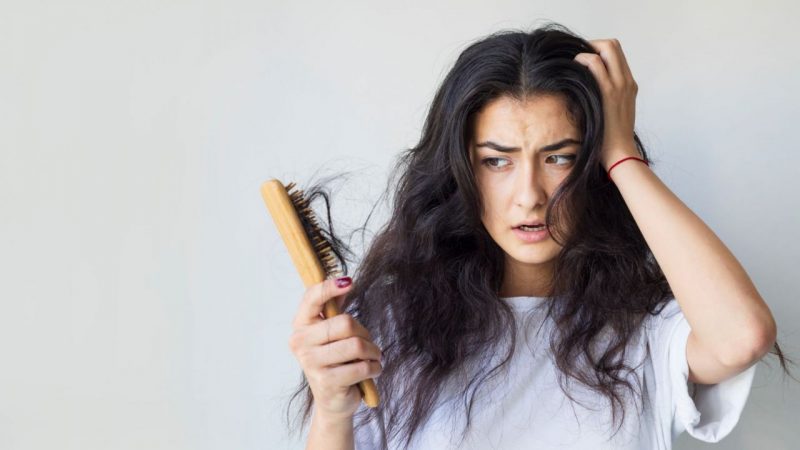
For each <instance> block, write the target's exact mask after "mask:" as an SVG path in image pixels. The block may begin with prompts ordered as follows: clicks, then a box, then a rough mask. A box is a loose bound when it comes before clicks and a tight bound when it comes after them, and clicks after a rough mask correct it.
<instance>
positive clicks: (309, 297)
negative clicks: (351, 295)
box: [292, 277, 353, 329]
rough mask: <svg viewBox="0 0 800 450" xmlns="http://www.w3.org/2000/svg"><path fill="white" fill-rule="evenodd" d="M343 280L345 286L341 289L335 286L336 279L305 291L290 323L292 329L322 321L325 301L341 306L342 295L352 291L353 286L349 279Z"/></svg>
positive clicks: (315, 285)
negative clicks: (331, 301)
mask: <svg viewBox="0 0 800 450" xmlns="http://www.w3.org/2000/svg"><path fill="white" fill-rule="evenodd" d="M343 278H344V279H345V280H346V284H343V285H342V286H341V287H340V286H337V285H336V280H337V279H334V278H331V279H328V280H325V281H323V282H321V283H317V284H314V285H312V286H310V287H309V288H308V289H306V291H305V293H304V294H303V299H302V300H301V302H300V306H299V307H298V311H297V315H296V316H295V318H294V322H293V323H292V326H293V327H294V329H298V328H301V327H304V326H307V325H311V324H314V323H317V322H321V321H322V320H324V317H323V316H322V310H323V307H324V305H325V303H326V302H327V301H329V300H335V301H337V303H338V304H341V302H342V301H343V299H344V295H345V294H346V293H347V292H349V291H350V290H351V289H352V285H353V284H352V280H351V279H350V277H343Z"/></svg>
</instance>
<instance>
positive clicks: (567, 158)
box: [547, 155, 575, 166]
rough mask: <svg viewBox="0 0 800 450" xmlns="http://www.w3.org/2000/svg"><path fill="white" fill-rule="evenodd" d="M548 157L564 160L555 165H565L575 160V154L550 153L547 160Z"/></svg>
mask: <svg viewBox="0 0 800 450" xmlns="http://www.w3.org/2000/svg"><path fill="white" fill-rule="evenodd" d="M550 158H563V160H564V161H565V162H564V163H562V164H556V165H557V166H566V165H567V164H569V163H570V162H572V161H574V160H575V155H550V156H548V157H547V159H548V160H549V159H550Z"/></svg>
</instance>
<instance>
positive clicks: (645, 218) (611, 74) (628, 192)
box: [575, 39, 776, 384]
mask: <svg viewBox="0 0 800 450" xmlns="http://www.w3.org/2000/svg"><path fill="white" fill-rule="evenodd" d="M590 44H591V45H592V47H593V48H594V49H595V50H596V52H597V53H579V54H577V55H576V56H575V61H577V62H578V63H580V64H582V65H584V66H586V67H587V68H588V69H589V70H590V71H591V73H592V74H593V75H594V77H595V79H596V80H597V82H598V85H599V86H600V90H601V91H602V95H603V117H604V121H605V126H604V134H603V148H602V149H601V150H602V151H601V161H602V165H603V167H604V168H605V169H606V171H608V169H609V167H611V166H612V165H613V164H615V163H616V162H618V161H620V160H621V159H623V158H625V157H627V156H635V157H640V156H641V155H640V154H639V150H638V148H637V147H636V142H635V141H634V139H633V136H634V134H633V127H634V122H635V117H636V94H637V92H638V86H637V84H636V81H635V80H634V79H633V74H632V73H631V70H630V66H628V62H627V61H626V59H625V53H624V52H623V51H622V45H621V44H620V42H619V40H617V39H599V40H593V41H590ZM610 175H611V178H612V180H613V181H614V182H615V183H616V185H617V188H618V189H619V191H620V193H621V194H622V197H623V199H624V200H625V203H626V205H627V206H628V209H629V210H630V211H631V214H632V215H633V218H634V220H635V221H636V224H637V225H638V226H639V230H641V232H642V234H643V235H644V238H645V240H646V241H647V244H648V245H649V247H650V250H652V252H653V255H654V256H655V258H656V261H658V264H659V265H660V266H661V270H662V271H663V272H664V275H665V276H666V278H667V282H669V285H670V287H671V288H672V292H673V293H674V294H675V298H676V299H677V301H678V304H679V305H680V307H681V310H682V312H683V314H684V316H686V320H687V321H688V322H689V325H690V327H691V328H692V331H691V333H690V334H689V340H688V342H687V344H686V357H687V360H688V363H689V381H692V382H695V383H702V384H715V383H718V382H720V381H722V380H724V379H726V378H728V377H730V376H733V375H735V374H736V373H739V372H741V371H743V370H745V369H746V368H748V367H750V366H751V365H752V364H753V362H755V361H757V360H759V359H761V358H762V357H763V356H764V355H765V354H766V353H767V352H768V351H769V349H770V347H772V346H773V344H774V343H775V334H776V326H775V320H774V319H773V317H772V313H770V310H769V308H768V307H767V305H766V303H764V300H763V299H762V298H761V296H760V295H759V294H758V291H756V288H755V286H753V282H752V281H750V277H748V276H747V273H745V271H744V269H743V268H742V266H741V265H740V264H739V262H738V261H737V260H736V258H735V257H734V256H733V254H731V252H730V251H729V250H728V248H727V247H725V244H723V243H722V241H720V240H719V238H718V237H717V236H716V235H715V234H714V232H712V231H711V229H709V228H708V227H707V226H706V224H705V223H703V221H702V220H700V218H699V217H697V216H696V215H695V214H694V213H693V212H692V211H691V210H690V209H689V208H688V207H687V206H686V205H684V204H683V202H681V201H680V199H678V197H676V196H675V194H673V193H672V191H670V190H669V189H668V188H667V186H665V185H664V183H662V182H661V180H660V179H659V178H658V177H657V176H656V174H655V173H653V172H652V171H651V170H650V168H649V167H648V166H647V165H645V164H643V163H642V162H639V161H635V160H628V161H625V162H622V163H621V164H619V165H618V166H616V167H614V169H613V170H612V171H611V174H610Z"/></svg>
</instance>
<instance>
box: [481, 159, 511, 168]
mask: <svg viewBox="0 0 800 450" xmlns="http://www.w3.org/2000/svg"><path fill="white" fill-rule="evenodd" d="M495 162H500V163H503V162H508V161H507V160H505V159H503V158H484V159H483V160H482V161H481V163H483V165H484V166H490V167H495V168H500V167H504V166H502V165H497V164H495Z"/></svg>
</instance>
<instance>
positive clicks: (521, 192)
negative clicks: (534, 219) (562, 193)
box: [514, 164, 547, 210]
mask: <svg viewBox="0 0 800 450" xmlns="http://www.w3.org/2000/svg"><path fill="white" fill-rule="evenodd" d="M514 188H515V189H514V196H515V199H514V200H515V203H516V204H517V205H518V206H520V207H522V208H523V209H529V210H532V209H534V208H536V207H537V206H539V205H540V204H544V203H545V198H546V196H547V194H546V192H545V189H544V185H543V180H542V175H541V174H540V173H537V170H536V168H535V167H534V165H533V164H523V167H522V170H520V171H519V177H518V178H517V180H516V183H515V186H514Z"/></svg>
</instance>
